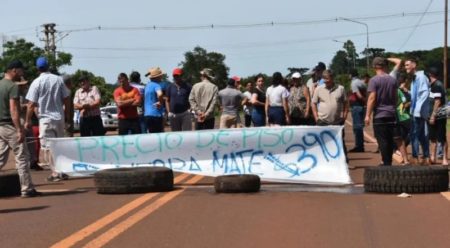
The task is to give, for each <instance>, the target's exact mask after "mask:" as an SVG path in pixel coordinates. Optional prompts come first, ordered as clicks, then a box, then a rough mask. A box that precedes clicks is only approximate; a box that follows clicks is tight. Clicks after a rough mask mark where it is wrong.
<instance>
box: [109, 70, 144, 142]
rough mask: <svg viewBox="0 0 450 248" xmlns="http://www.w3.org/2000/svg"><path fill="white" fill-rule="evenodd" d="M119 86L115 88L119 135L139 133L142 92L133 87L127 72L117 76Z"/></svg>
mask: <svg viewBox="0 0 450 248" xmlns="http://www.w3.org/2000/svg"><path fill="white" fill-rule="evenodd" d="M117 80H118V81H119V84H120V85H119V87H117V88H116V89H115V90H114V93H113V95H114V101H115V102H116V105H117V110H118V114H117V117H118V118H119V135H127V134H129V133H131V134H139V133H141V127H140V125H139V114H138V110H137V108H138V106H140V105H141V94H140V93H139V90H138V89H136V88H134V87H132V86H131V85H130V82H129V81H128V76H127V74H125V73H123V72H122V73H120V74H119V76H118V77H117Z"/></svg>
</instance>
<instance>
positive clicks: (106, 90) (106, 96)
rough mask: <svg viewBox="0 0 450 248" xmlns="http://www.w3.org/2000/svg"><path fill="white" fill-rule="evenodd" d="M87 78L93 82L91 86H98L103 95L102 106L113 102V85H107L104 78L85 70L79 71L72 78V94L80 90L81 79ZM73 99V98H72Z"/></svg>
mask: <svg viewBox="0 0 450 248" xmlns="http://www.w3.org/2000/svg"><path fill="white" fill-rule="evenodd" d="M82 76H85V77H87V78H88V79H89V81H90V82H91V85H95V86H97V88H98V90H99V91H100V94H101V105H106V104H107V103H109V102H111V101H113V92H114V89H115V86H114V85H112V84H107V83H106V81H105V79H104V78H103V77H99V76H95V75H94V74H93V73H92V72H89V71H85V70H77V71H76V72H75V73H74V74H73V75H71V78H72V89H71V90H72V94H74V93H75V91H76V90H77V89H78V88H79V82H80V78H81V77H82ZM72 98H73V97H72Z"/></svg>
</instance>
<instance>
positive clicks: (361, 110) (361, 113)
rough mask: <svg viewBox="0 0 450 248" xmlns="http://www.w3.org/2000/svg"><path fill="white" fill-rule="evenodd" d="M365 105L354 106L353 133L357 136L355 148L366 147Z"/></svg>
mask: <svg viewBox="0 0 450 248" xmlns="http://www.w3.org/2000/svg"><path fill="white" fill-rule="evenodd" d="M365 116H366V108H365V107H364V106H352V119H353V135H354V136H355V148H358V149H359V148H360V149H364V117H365Z"/></svg>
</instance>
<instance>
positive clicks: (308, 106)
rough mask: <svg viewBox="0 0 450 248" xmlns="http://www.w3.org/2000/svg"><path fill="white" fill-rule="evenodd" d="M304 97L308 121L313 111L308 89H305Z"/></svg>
mask: <svg viewBox="0 0 450 248" xmlns="http://www.w3.org/2000/svg"><path fill="white" fill-rule="evenodd" d="M303 95H304V96H305V98H306V110H305V118H306V119H308V118H309V115H310V110H311V97H310V96H309V89H308V87H303Z"/></svg>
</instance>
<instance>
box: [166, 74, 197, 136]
mask: <svg viewBox="0 0 450 248" xmlns="http://www.w3.org/2000/svg"><path fill="white" fill-rule="evenodd" d="M172 75H173V79H174V81H175V82H174V83H173V84H170V85H169V86H168V87H167V90H166V97H167V99H166V108H167V112H168V113H169V114H168V116H169V121H170V128H171V129H172V131H191V130H192V119H191V113H190V112H189V109H190V107H191V105H190V104H189V94H190V93H191V90H192V86H191V85H190V84H188V83H186V82H184V81H183V79H182V75H183V71H182V70H181V69H180V68H175V69H174V70H173V73H172Z"/></svg>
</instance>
